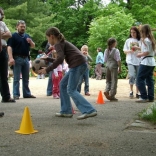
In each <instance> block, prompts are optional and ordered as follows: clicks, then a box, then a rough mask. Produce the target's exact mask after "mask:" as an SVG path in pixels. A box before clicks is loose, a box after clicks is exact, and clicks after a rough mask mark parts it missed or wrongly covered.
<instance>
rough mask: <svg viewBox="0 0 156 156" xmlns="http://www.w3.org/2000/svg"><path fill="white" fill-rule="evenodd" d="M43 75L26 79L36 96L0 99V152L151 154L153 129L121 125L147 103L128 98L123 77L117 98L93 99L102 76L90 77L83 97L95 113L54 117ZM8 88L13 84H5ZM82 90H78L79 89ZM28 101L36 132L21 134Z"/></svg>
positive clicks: (27, 155)
mask: <svg viewBox="0 0 156 156" xmlns="http://www.w3.org/2000/svg"><path fill="white" fill-rule="evenodd" d="M47 81H48V80H47V78H46V79H44V80H36V79H35V78H31V79H30V88H31V91H32V94H33V95H35V96H37V98H36V99H23V98H22V97H21V98H20V100H18V101H17V102H16V103H14V104H9V103H5V104H4V103H0V109H1V110H3V111H4V112H5V116H4V117H3V118H1V119H0V125H1V126H0V156H156V143H155V142H156V141H155V140H156V134H155V130H154V129H153V131H148V130H144V129H142V130H140V129H137V128H136V129H129V128H126V127H127V126H128V125H130V123H132V122H133V121H135V120H136V119H138V113H139V112H140V111H142V110H143V109H144V108H146V107H147V106H148V105H149V103H142V104H138V103H135V99H132V100H130V99H129V98H128V94H129V86H128V80H119V83H118V94H117V98H118V99H119V102H109V101H107V100H106V99H105V98H104V101H105V104H103V105H99V104H96V100H97V97H98V94H99V91H100V90H102V91H103V89H104V87H105V80H95V79H90V93H91V96H90V97H86V98H87V99H88V100H89V102H91V103H92V104H93V105H94V106H95V107H96V109H97V111H98V116H96V117H94V118H88V119H86V120H81V121H79V120H77V119H76V117H77V116H78V115H80V112H79V111H78V110H77V109H76V107H75V105H74V104H73V107H74V109H76V114H75V115H74V117H73V118H71V119H67V118H58V117H55V113H56V112H59V110H60V102H59V100H57V99H53V98H52V97H47V96H46V86H47ZM10 90H11V91H12V83H10ZM82 93H83V92H82ZM26 106H28V108H29V110H30V115H31V119H32V122H33V126H34V129H35V130H38V133H36V134H31V135H21V134H17V133H15V132H14V131H16V130H19V127H20V124H21V119H22V115H23V111H24V108H25V107H26Z"/></svg>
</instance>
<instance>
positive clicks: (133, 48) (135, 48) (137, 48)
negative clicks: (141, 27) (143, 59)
mask: <svg viewBox="0 0 156 156" xmlns="http://www.w3.org/2000/svg"><path fill="white" fill-rule="evenodd" d="M132 50H133V51H136V50H140V47H138V46H137V45H134V46H132Z"/></svg>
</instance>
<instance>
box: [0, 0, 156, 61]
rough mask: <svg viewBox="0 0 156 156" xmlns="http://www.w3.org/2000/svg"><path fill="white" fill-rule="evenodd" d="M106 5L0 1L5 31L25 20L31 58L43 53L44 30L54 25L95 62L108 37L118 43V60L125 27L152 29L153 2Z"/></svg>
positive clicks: (74, 0) (73, 0) (84, 0)
mask: <svg viewBox="0 0 156 156" xmlns="http://www.w3.org/2000/svg"><path fill="white" fill-rule="evenodd" d="M111 1H112V3H111V4H109V5H104V4H102V0H14V1H12V0H0V5H1V7H2V8H3V9H4V11H5V15H6V17H5V19H4V21H5V22H6V24H7V26H8V27H9V29H10V30H11V31H12V32H14V31H15V29H16V23H17V21H18V20H25V21H26V24H27V32H28V33H29V34H30V35H31V36H32V38H33V40H34V41H35V43H36V48H35V50H32V51H31V55H33V57H36V55H37V51H38V50H39V49H42V50H44V46H45V43H46V42H47V41H46V38H45V31H46V29H47V28H49V27H50V26H57V27H58V28H59V29H60V30H61V32H62V33H63V34H64V36H65V37H66V39H67V40H69V41H70V42H72V43H73V44H75V45H76V46H77V47H78V48H80V47H81V46H82V45H83V44H89V50H90V54H91V56H92V57H93V59H95V57H96V48H97V47H99V46H100V47H102V48H103V50H104V49H105V48H106V44H107V43H106V42H107V39H108V38H109V37H115V38H116V39H117V40H118V48H119V50H120V52H121V58H122V60H125V55H124V54H123V52H122V48H123V44H124V41H125V40H126V39H127V37H128V34H129V28H130V27H131V26H132V25H134V24H135V22H142V23H143V24H145V23H148V24H150V25H151V26H152V28H155V19H156V11H155V7H156V3H155V0H127V3H125V0H111Z"/></svg>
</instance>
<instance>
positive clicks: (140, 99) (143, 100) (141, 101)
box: [135, 98, 147, 103]
mask: <svg viewBox="0 0 156 156" xmlns="http://www.w3.org/2000/svg"><path fill="white" fill-rule="evenodd" d="M135 102H137V103H146V102H147V100H146V99H142V98H139V99H138V100H136V101H135Z"/></svg>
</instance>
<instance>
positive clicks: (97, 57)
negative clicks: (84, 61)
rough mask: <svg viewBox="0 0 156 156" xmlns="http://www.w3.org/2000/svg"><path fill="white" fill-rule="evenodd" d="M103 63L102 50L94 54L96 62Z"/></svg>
mask: <svg viewBox="0 0 156 156" xmlns="http://www.w3.org/2000/svg"><path fill="white" fill-rule="evenodd" d="M99 63H101V64H104V56H103V53H102V52H98V55H97V56H96V64H99Z"/></svg>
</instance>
